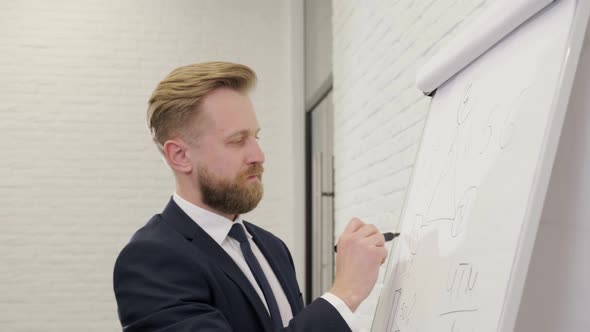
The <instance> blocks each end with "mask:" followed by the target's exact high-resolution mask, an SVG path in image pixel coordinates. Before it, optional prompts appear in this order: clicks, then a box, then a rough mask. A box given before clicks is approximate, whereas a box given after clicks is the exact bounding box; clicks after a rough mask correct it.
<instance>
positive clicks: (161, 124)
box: [147, 61, 256, 153]
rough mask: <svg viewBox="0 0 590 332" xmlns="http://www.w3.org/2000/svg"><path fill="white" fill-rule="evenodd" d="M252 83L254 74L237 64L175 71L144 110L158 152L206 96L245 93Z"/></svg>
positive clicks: (203, 65) (179, 131) (183, 127)
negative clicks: (220, 92) (220, 90)
mask: <svg viewBox="0 0 590 332" xmlns="http://www.w3.org/2000/svg"><path fill="white" fill-rule="evenodd" d="M255 84H256V73H254V71H253V70H252V69H251V68H250V67H248V66H244V65H241V64H236V63H230V62H219V61H218V62H203V63H196V64H192V65H188V66H183V67H179V68H176V69H174V70H173V71H172V72H171V73H170V74H168V76H166V78H164V79H163V80H162V81H161V82H160V83H159V84H158V86H157V87H156V89H155V90H154V92H153V93H152V96H151V97H150V100H149V107H148V110H147V123H148V127H149V129H150V132H151V134H152V139H153V140H154V142H155V143H156V145H157V146H158V149H159V150H160V152H162V153H163V152H164V151H163V150H164V143H165V142H166V141H167V140H168V139H170V138H171V137H172V136H173V135H179V134H183V133H184V131H185V130H186V129H187V128H188V125H189V124H190V123H191V121H192V120H194V119H195V117H196V116H197V115H198V114H199V113H200V112H199V104H200V101H201V100H202V99H203V97H205V96H206V95H207V94H208V93H210V92H211V91H213V90H215V89H217V88H220V87H227V88H230V89H233V90H237V91H248V90H249V89H251V88H252V87H253V86H254V85H255Z"/></svg>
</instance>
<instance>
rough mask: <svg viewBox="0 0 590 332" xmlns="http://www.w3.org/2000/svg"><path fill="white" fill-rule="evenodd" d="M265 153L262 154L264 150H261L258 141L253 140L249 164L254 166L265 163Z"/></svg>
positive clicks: (249, 153)
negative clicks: (254, 164)
mask: <svg viewBox="0 0 590 332" xmlns="http://www.w3.org/2000/svg"><path fill="white" fill-rule="evenodd" d="M264 160H265V158H264V152H262V149H261V148H260V144H258V140H256V139H253V140H252V144H250V149H249V152H248V160H247V162H248V164H252V163H259V164H262V163H264Z"/></svg>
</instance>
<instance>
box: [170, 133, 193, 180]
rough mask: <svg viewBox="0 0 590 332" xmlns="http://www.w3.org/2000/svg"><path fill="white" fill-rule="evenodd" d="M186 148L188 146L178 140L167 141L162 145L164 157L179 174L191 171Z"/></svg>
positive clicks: (191, 167) (191, 166)
mask: <svg viewBox="0 0 590 332" xmlns="http://www.w3.org/2000/svg"><path fill="white" fill-rule="evenodd" d="M188 148H189V145H188V144H186V143H185V142H184V141H183V140H182V139H179V138H174V139H169V140H167V141H166V142H165V143H164V157H165V158H166V162H167V163H168V165H169V166H170V167H171V168H172V169H173V170H175V171H177V172H181V173H190V172H191V171H192V170H193V165H192V163H191V160H190V158H189V156H188V153H187V151H188Z"/></svg>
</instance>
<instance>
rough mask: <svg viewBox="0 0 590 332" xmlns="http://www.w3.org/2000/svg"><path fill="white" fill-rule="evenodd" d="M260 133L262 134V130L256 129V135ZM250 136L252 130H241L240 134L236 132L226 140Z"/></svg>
mask: <svg viewBox="0 0 590 332" xmlns="http://www.w3.org/2000/svg"><path fill="white" fill-rule="evenodd" d="M259 132H260V128H258V129H256V132H255V134H256V135H258V133H259ZM248 134H250V130H248V129H244V130H240V131H238V132H235V133H233V134H231V135H229V136H228V137H227V138H226V140H231V139H233V138H236V137H239V136H248Z"/></svg>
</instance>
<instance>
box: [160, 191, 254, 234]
mask: <svg viewBox="0 0 590 332" xmlns="http://www.w3.org/2000/svg"><path fill="white" fill-rule="evenodd" d="M172 199H173V200H174V202H175V203H176V204H177V205H178V207H180V209H181V210H182V211H184V213H186V214H187V215H188V216H189V217H190V218H191V219H192V220H193V221H194V222H195V223H197V225H199V226H200V227H201V228H202V229H203V230H204V231H205V232H206V233H207V234H209V236H211V237H212V238H213V240H215V242H217V244H219V245H221V243H222V242H223V241H224V240H225V238H226V237H227V235H228V234H229V230H230V229H231V227H232V225H233V224H234V223H239V224H242V226H244V222H243V221H242V218H241V217H240V215H238V217H237V218H236V220H234V221H231V220H229V219H227V218H226V217H223V216H220V215H218V214H216V213H214V212H211V211H208V210H205V209H203V208H201V207H199V206H196V205H195V204H193V203H191V202H189V201H187V200H185V199H184V198H182V197H180V195H178V194H177V193H176V192H175V193H174V195H172ZM246 234H247V236H248V237H249V238H252V236H251V235H250V233H248V231H247V230H246Z"/></svg>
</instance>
